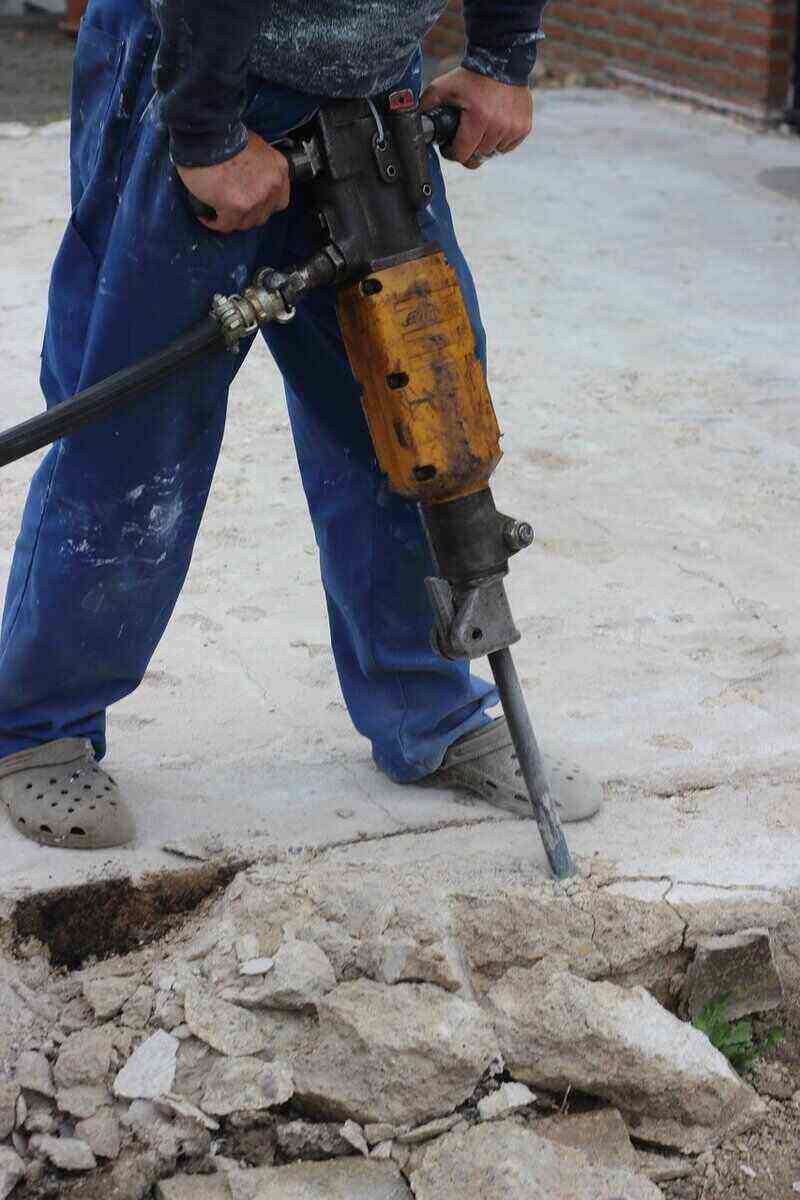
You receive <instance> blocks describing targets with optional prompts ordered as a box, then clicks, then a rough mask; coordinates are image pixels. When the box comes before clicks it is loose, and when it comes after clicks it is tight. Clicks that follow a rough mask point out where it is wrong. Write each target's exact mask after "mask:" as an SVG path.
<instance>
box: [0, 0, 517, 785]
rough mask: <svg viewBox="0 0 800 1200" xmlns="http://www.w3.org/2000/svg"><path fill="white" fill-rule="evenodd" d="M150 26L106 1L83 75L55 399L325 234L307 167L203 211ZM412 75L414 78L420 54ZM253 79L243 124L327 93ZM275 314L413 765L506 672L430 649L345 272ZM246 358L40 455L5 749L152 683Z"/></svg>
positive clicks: (118, 1) (306, 105)
mask: <svg viewBox="0 0 800 1200" xmlns="http://www.w3.org/2000/svg"><path fill="white" fill-rule="evenodd" d="M157 43H158V29H157V26H156V25H155V23H154V21H153V18H152V16H151V14H150V11H149V9H148V7H147V5H146V3H145V0H92V3H91V4H90V6H89V10H88V13H87V15H86V17H85V19H84V22H83V25H82V27H81V32H80V36H79V38H78V44H77V53H76V62H75V75H74V81H73V101H72V141H71V176H72V204H73V213H72V217H71V219H70V222H69V225H68V226H67V231H66V234H65V236H64V240H63V242H62V244H61V248H60V250H59V252H58V256H57V258H56V261H55V264H54V266H53V273H52V280H51V285H50V297H49V311H48V320H47V330H46V334H45V341H44V350H43V363H42V376H41V378H42V387H43V390H44V394H45V397H46V400H47V403H48V404H49V405H50V404H55V403H57V402H58V401H60V400H63V399H64V398H65V397H67V396H69V395H71V394H73V393H74V392H76V391H78V390H79V389H81V388H85V387H87V386H88V385H89V384H92V383H94V382H95V381H97V380H99V379H102V378H103V377H104V376H107V375H110V374H111V373H112V372H113V371H117V370H119V369H120V368H121V367H124V366H127V365H129V364H131V363H133V362H135V361H136V360H137V359H140V358H143V357H144V356H145V355H147V354H150V353H152V352H153V351H155V350H157V349H158V348H160V347H162V346H163V345H165V344H166V343H167V342H168V341H169V340H170V339H171V338H173V337H175V336H176V335H178V334H180V333H183V332H184V331H185V330H187V329H189V328H190V327H191V326H192V325H193V323H195V322H197V321H199V320H200V319H202V318H203V317H204V316H205V315H206V314H207V312H208V308H209V303H210V299H211V296H212V295H213V294H214V293H215V292H223V293H230V292H236V291H239V290H241V289H242V288H243V287H244V286H245V285H246V283H247V282H248V281H249V280H250V278H251V277H252V275H253V274H254V272H255V271H256V270H257V269H258V268H259V267H262V266H267V265H269V266H272V267H277V268H280V267H282V266H288V265H291V264H293V263H295V262H297V261H298V260H300V259H302V258H304V257H306V256H307V254H308V253H309V249H310V247H309V245H308V243H307V239H306V234H305V230H304V220H303V217H304V211H303V210H304V202H303V196H302V189H298V190H297V194H296V195H294V196H293V198H292V203H291V205H290V207H289V209H288V210H287V211H286V212H285V213H281V214H279V215H277V216H274V217H272V219H271V220H270V221H269V222H268V224H267V225H266V226H264V227H262V228H260V229H256V230H252V231H250V232H248V233H235V234H232V235H229V236H226V237H223V236H218V235H215V234H213V233H211V232H209V231H208V230H206V229H205V228H204V227H203V226H201V225H199V224H198V223H197V221H196V220H195V219H194V218H193V217H192V215H191V214H190V212H189V211H188V209H187V206H186V203H185V197H184V194H183V190H182V186H181V184H180V181H179V180H178V178H177V176H176V173H175V170H174V168H173V167H172V165H171V163H170V160H169V154H168V137H167V131H166V129H165V128H164V126H163V124H162V123H161V121H160V119H159V103H158V97H157V96H155V95H154V92H153V86H152V82H151V67H152V63H153V57H154V54H155V50H156V47H157ZM404 82H405V83H406V84H407V85H409V84H410V85H411V86H413V87H414V88H415V90H417V91H418V90H419V86H420V67H419V62H418V61H417V62H415V63H413V64H412V65H411V66H410V67H409V73H408V76H407V79H406V80H405V81H404ZM252 85H253V86H252V91H251V98H250V104H249V109H248V112H247V114H246V117H245V123H246V125H247V126H248V127H249V128H251V129H253V130H255V131H256V132H257V133H259V134H260V135H261V136H262V137H264V138H266V139H267V140H275V139H276V138H277V137H278V136H279V135H281V134H283V133H284V132H285V131H287V130H289V129H291V128H292V127H294V126H296V125H297V124H299V123H301V122H302V121H303V120H304V119H306V118H307V117H308V116H309V115H310V114H311V113H313V111H314V110H315V108H316V107H317V105H318V104H319V103H320V100H319V99H318V98H315V97H312V96H307V95H303V94H300V93H298V92H293V91H290V90H287V89H286V88H283V87H273V86H271V85H268V84H265V83H263V82H262V81H259V80H253V81H252ZM431 170H432V173H433V180H434V197H433V201H432V203H431V205H430V208H429V209H428V210H427V211H426V212H425V213H424V215H423V217H422V224H423V228H424V231H425V234H426V235H427V236H429V237H430V238H431V239H436V240H437V241H438V242H439V243H440V244H441V245H442V247H443V249H444V250H445V252H446V253H447V256H448V258H449V260H450V262H451V263H452V264H453V265H454V266H455V267H456V269H457V270H458V272H459V275H460V277H461V282H462V284H463V287H464V291H465V294H466V298H467V303H468V306H469V310H470V316H471V319H472V322H473V326H474V329H475V337H476V342H477V345H478V348H479V351H480V353H481V355H483V353H484V334H483V330H482V327H481V324H480V317H479V313H478V304H477V299H476V296H475V290H474V286H473V283H472V279H471V277H470V274H469V270H468V268H467V265H466V263H465V261H464V259H463V257H462V255H461V253H460V251H459V249H458V246H457V244H456V240H455V235H454V232H453V227H452V223H451V218H450V213H449V209H448V206H447V201H446V197H445V191H444V185H443V181H442V178H441V173H440V171H439V167H438V160H437V159H436V155H435V154H434V153H433V152H431ZM264 336H265V337H266V341H267V344H268V345H269V348H270V351H271V352H272V354H273V356H274V358H275V360H276V362H277V364H278V366H279V368H280V370H281V372H282V374H283V378H284V381H285V389H286V399H287V404H288V408H289V415H290V418H291V424H292V430H293V434H294V440H295V445H296V449H297V457H298V461H299V464H300V470H301V473H302V479H303V485H304V488H305V492H306V496H307V498H308V504H309V508H310V511H311V517H312V520H313V523H314V529H315V533H316V539H317V543H318V546H319V552H320V561H321V570H322V580H323V584H324V587H325V593H326V598H327V603H328V611H329V616H330V629H331V640H332V645H333V650H334V655H335V659H336V665H337V668H338V672H339V679H340V682H341V686H342V691H343V693H344V697H345V700H346V702H347V706H348V710H349V712H350V715H351V718H352V720H353V722H354V724H355V726H356V728H357V729H358V731H359V732H360V733H361V734H363V735H364V737H366V738H369V740H370V741H371V743H372V747H373V754H374V757H375V761H376V762H377V764H378V765H379V767H381V769H382V770H384V771H385V772H386V773H387V774H388V775H389V776H391V778H393V779H395V780H398V781H410V780H414V779H419V778H421V777H422V776H424V775H427V774H429V773H430V772H432V771H434V770H435V769H436V768H437V767H438V766H439V765H440V764H441V761H442V758H443V756H444V753H445V751H446V749H447V747H448V746H449V745H450V744H451V743H452V742H453V741H455V740H456V739H457V738H459V737H461V736H462V735H463V734H465V733H468V732H470V731H471V730H473V729H475V728H477V727H478V726H480V725H481V724H483V723H484V722H485V721H486V720H487V717H486V715H485V709H486V708H487V707H488V706H490V705H491V704H492V703H495V702H496V695H495V692H494V690H493V689H492V688H491V687H490V686H489V685H488V684H486V683H484V682H482V681H481V680H480V679H477V678H475V677H472V676H471V675H470V673H469V669H468V667H467V665H466V664H465V663H453V662H447V661H445V660H444V659H441V658H439V657H438V656H437V655H436V654H435V653H434V652H433V650H432V649H431V646H430V641H429V638H430V630H431V624H432V620H431V612H430V609H429V606H428V601H427V597H426V593H425V588H424V583H423V580H424V577H425V575H426V574H429V573H430V569H431V564H430V560H429V557H428V551H427V548H426V544H425V540H424V537H423V533H422V529H421V526H420V521H419V517H418V514H417V511H416V508H415V507H414V505H412V504H409V503H407V502H406V501H403V500H401V499H399V498H398V497H395V496H393V495H391V494H390V493H389V492H388V490H387V487H386V483H385V480H384V479H383V478H382V476H381V474H380V472H379V470H378V468H377V464H376V462H375V455H374V451H373V447H372V443H371V441H370V437H369V434H368V431H367V427H366V423H365V420H364V417H363V414H362V410H361V404H360V399H359V389H358V387H357V385H356V382H355V380H354V378H353V375H352V373H351V370H350V367H349V364H348V361H347V357H346V355H345V350H344V346H343V343H342V339H341V334H340V331H339V326H338V322H337V318H336V311H335V301H334V295H333V292H332V291H331V290H319V291H317V292H315V293H314V294H312V295H311V296H310V297H309V298H308V299H306V300H304V301H303V303H302V305H301V306H300V308H299V312H298V315H297V317H296V319H295V320H294V322H293V323H292V324H290V325H285V326H279V325H271V326H269V327H268V329H267V331H266V333H265V335H264ZM242 357H243V355H239V356H238V357H234V356H233V355H231V354H225V353H219V354H217V355H215V356H212V357H207V358H205V359H204V360H203V361H202V363H201V364H200V365H198V366H196V367H192V368H190V369H185V370H183V371H182V372H181V373H180V374H179V375H177V376H175V377H174V378H172V379H170V380H169V381H167V382H166V383H164V384H163V385H162V386H161V387H160V388H159V390H158V392H157V393H155V394H151V395H149V396H148V397H147V398H145V399H143V400H141V401H140V402H135V403H133V404H132V405H131V406H130V407H128V408H126V409H124V410H123V411H121V412H119V413H117V414H116V415H114V416H113V417H112V418H110V419H109V420H107V421H106V422H104V423H102V424H99V425H96V426H87V427H85V428H84V429H83V430H81V431H80V432H78V433H76V434H75V435H73V436H72V437H70V438H67V439H65V440H63V441H62V442H60V443H58V444H57V445H56V446H54V447H53V448H52V449H51V450H50V452H49V453H48V454H47V456H46V458H45V459H44V460H43V462H42V464H41V466H40V467H39V469H38V470H37V472H36V474H35V476H34V479H33V482H32V484H31V489H30V493H29V496H28V500H27V504H26V507H25V512H24V517H23V523H22V530H21V533H20V536H19V539H18V541H17V545H16V551H15V554H14V560H13V564H12V568H11V575H10V580H9V585H8V593H7V596H6V604H5V612H4V617H3V626H2V638H1V639H0V757H4V756H6V755H9V754H13V753H15V752H16V751H18V750H22V749H26V748H28V747H30V746H33V745H37V744H40V743H43V742H49V741H53V740H55V739H57V738H64V737H87V738H90V739H91V741H92V743H93V745H94V748H95V751H96V753H97V755H98V757H102V756H103V754H104V753H105V749H106V745H105V714H106V708H107V707H108V705H110V704H113V703H115V701H117V700H119V699H121V698H122V697H123V696H126V695H128V693H130V692H131V691H133V689H134V688H136V687H137V685H138V684H139V682H140V681H141V679H142V676H143V675H144V672H145V670H146V668H147V665H148V663H149V661H150V658H151V656H152V654H153V652H154V650H155V648H156V646H157V645H158V642H159V639H160V638H161V635H162V634H163V632H164V630H165V628H166V625H167V622H168V621H169V618H170V615H171V613H172V611H173V608H174V605H175V602H176V600H177V598H178V595H179V593H180V590H181V587H182V585H183V582H184V578H185V576H186V572H187V570H188V567H189V562H190V559H191V554H192V547H193V545H194V541H195V537H196V535H197V531H198V528H199V525H200V521H201V518H202V515H203V510H204V507H205V504H206V499H207V496H208V492H209V488H210V485H211V480H212V475H213V472H214V468H215V464H216V460H217V455H218V452H219V448H220V442H221V440H222V434H223V428H224V424H225V413H226V406H227V397H228V389H229V387H230V385H231V383H232V381H233V378H234V376H235V374H236V372H237V370H238V367H239V366H240V364H241V361H242ZM279 687H280V684H279V681H276V691H277V690H278V689H279ZM288 715H290V714H287V716H288Z"/></svg>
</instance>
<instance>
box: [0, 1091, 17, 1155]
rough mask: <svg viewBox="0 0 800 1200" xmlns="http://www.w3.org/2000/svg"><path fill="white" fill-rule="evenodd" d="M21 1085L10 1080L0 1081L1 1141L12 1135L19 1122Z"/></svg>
mask: <svg viewBox="0 0 800 1200" xmlns="http://www.w3.org/2000/svg"><path fill="white" fill-rule="evenodd" d="M19 1095H20V1090H19V1084H17V1083H15V1082H12V1081H11V1080H10V1079H0V1141H3V1140H4V1139H5V1138H7V1137H8V1135H9V1134H10V1133H11V1130H12V1129H13V1128H14V1126H15V1124H16V1120H17V1099H18V1098H19Z"/></svg>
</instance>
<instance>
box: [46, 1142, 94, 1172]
mask: <svg viewBox="0 0 800 1200" xmlns="http://www.w3.org/2000/svg"><path fill="white" fill-rule="evenodd" d="M30 1144H31V1149H32V1150H34V1151H35V1152H36V1153H37V1154H41V1155H42V1156H43V1157H44V1158H46V1159H47V1160H48V1162H51V1163H52V1164H53V1166H54V1167H58V1168H59V1170H61V1171H91V1170H92V1169H93V1168H94V1167H96V1166H97V1159H96V1158H95V1156H94V1155H93V1154H92V1152H91V1150H90V1149H89V1146H88V1145H87V1144H86V1142H84V1141H83V1140H82V1139H81V1138H74V1137H64V1138H60V1137H49V1136H48V1135H47V1134H43V1133H37V1134H35V1135H34V1137H32V1138H31V1143H30Z"/></svg>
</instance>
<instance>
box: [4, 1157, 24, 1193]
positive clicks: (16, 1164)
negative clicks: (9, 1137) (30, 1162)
mask: <svg viewBox="0 0 800 1200" xmlns="http://www.w3.org/2000/svg"><path fill="white" fill-rule="evenodd" d="M24 1174H25V1163H24V1162H23V1161H22V1159H21V1158H20V1156H19V1155H18V1154H17V1153H16V1151H15V1150H11V1149H10V1148H9V1147H8V1146H0V1200H7V1197H8V1196H10V1195H11V1193H12V1192H13V1191H14V1188H15V1187H16V1186H17V1184H18V1183H19V1181H20V1179H22V1176H23V1175H24Z"/></svg>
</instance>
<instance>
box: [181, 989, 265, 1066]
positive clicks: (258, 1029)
mask: <svg viewBox="0 0 800 1200" xmlns="http://www.w3.org/2000/svg"><path fill="white" fill-rule="evenodd" d="M185 1004H186V1024H187V1025H188V1026H189V1028H190V1029H191V1031H192V1033H193V1034H194V1036H195V1037H196V1038H199V1039H200V1040H201V1041H203V1042H206V1043H207V1044H208V1045H209V1046H211V1047H213V1049H214V1050H218V1051H219V1052H220V1053H221V1054H229V1055H231V1056H238V1055H245V1054H259V1053H260V1052H261V1051H262V1050H266V1049H267V1047H268V1046H269V1043H270V1037H269V1027H268V1026H267V1025H265V1024H264V1022H262V1021H261V1020H260V1019H259V1018H258V1017H257V1016H256V1015H255V1014H253V1013H251V1012H246V1011H245V1010H244V1009H243V1008H239V1007H238V1005H236V1004H229V1003H228V1001H227V1000H220V999H218V998H217V997H216V996H215V995H214V994H213V993H212V992H210V991H208V990H205V989H202V988H200V987H198V986H196V985H195V986H193V987H190V988H187V991H186V997H185Z"/></svg>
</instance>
